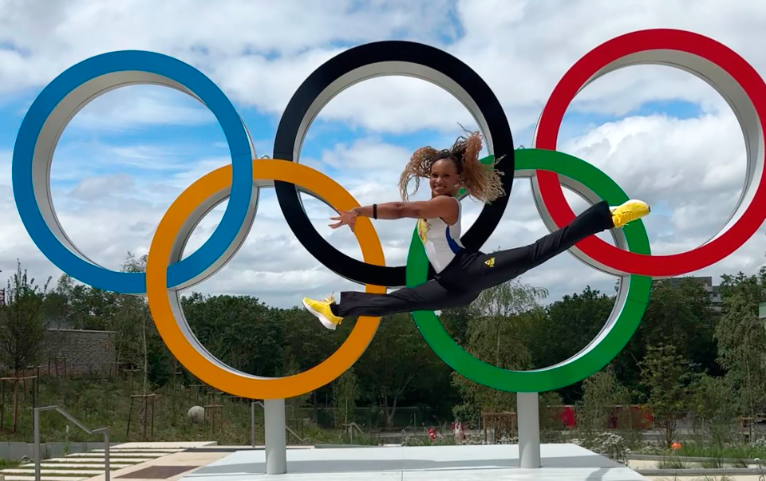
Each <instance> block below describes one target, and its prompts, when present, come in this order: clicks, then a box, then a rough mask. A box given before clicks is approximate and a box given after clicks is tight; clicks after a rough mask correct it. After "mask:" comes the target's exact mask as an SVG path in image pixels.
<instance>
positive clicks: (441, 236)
mask: <svg viewBox="0 0 766 481" xmlns="http://www.w3.org/2000/svg"><path fill="white" fill-rule="evenodd" d="M455 202H457V222H455V223H454V224H453V225H447V223H446V222H444V221H443V220H442V219H441V218H439V217H437V218H435V219H418V236H419V237H420V241H421V242H422V243H423V247H424V248H425V251H426V256H428V260H429V261H430V262H431V265H432V266H433V268H434V270H435V271H436V273H437V274H438V273H439V272H441V271H443V270H444V268H446V267H447V266H448V265H449V263H450V262H452V259H454V258H455V255H456V254H457V253H458V252H460V251H461V250H462V249H464V247H463V244H461V242H460V220H461V217H462V211H461V205H460V201H458V200H457V199H455Z"/></svg>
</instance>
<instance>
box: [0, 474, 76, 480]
mask: <svg viewBox="0 0 766 481" xmlns="http://www.w3.org/2000/svg"><path fill="white" fill-rule="evenodd" d="M89 477H90V476H83V477H77V476H44V475H41V476H40V478H41V479H42V481H76V480H78V479H87V478H89ZM5 481H35V476H34V475H32V476H25V475H21V474H19V475H17V474H12V475H10V476H6V477H5Z"/></svg>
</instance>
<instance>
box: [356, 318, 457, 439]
mask: <svg viewBox="0 0 766 481" xmlns="http://www.w3.org/2000/svg"><path fill="white" fill-rule="evenodd" d="M356 322H358V321H356ZM344 324H345V322H344ZM349 324H351V323H349ZM349 327H351V326H349ZM443 369H448V367H447V366H446V365H445V364H444V363H443V362H442V361H441V360H440V359H439V358H438V357H437V356H436V354H434V352H433V350H431V348H430V347H429V346H428V344H426V342H425V340H424V339H423V336H421V334H420V332H419V331H418V329H417V327H416V326H415V323H414V322H413V320H412V316H411V315H410V314H396V315H393V316H385V317H383V319H382V320H381V322H380V327H379V328H378V332H377V333H376V334H375V337H374V338H373V340H372V342H371V343H370V346H369V347H368V348H367V350H366V351H365V352H364V354H362V356H361V358H360V359H359V361H357V364H356V366H355V371H356V373H357V375H358V376H359V380H360V384H361V385H362V387H363V389H364V391H365V392H366V393H367V394H368V396H369V397H370V398H371V399H373V400H377V401H378V402H380V403H381V405H382V407H383V411H384V413H385V416H386V426H388V427H390V426H392V425H393V422H394V415H395V414H396V408H397V406H399V403H400V401H401V400H402V399H403V398H404V397H405V396H406V395H407V394H409V393H410V392H412V391H413V390H415V388H416V387H417V388H418V389H428V388H429V386H430V385H431V384H432V383H433V382H434V379H438V378H439V376H438V375H435V373H436V372H438V371H440V370H443Z"/></svg>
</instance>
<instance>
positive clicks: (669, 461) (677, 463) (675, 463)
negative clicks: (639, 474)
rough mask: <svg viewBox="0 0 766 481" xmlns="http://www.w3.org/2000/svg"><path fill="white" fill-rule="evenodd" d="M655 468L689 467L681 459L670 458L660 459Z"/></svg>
mask: <svg viewBox="0 0 766 481" xmlns="http://www.w3.org/2000/svg"><path fill="white" fill-rule="evenodd" d="M657 467H658V468H659V469H687V468H688V467H689V465H688V464H686V462H685V461H683V460H681V459H678V458H674V457H670V458H662V459H661V460H660V461H659V463H657Z"/></svg>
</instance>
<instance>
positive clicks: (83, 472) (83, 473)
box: [0, 468, 104, 478]
mask: <svg viewBox="0 0 766 481" xmlns="http://www.w3.org/2000/svg"><path fill="white" fill-rule="evenodd" d="M40 473H41V474H42V475H43V476H46V475H49V474H63V475H65V476H80V477H81V478H82V477H91V476H98V475H99V474H104V470H103V469H101V470H98V469H41V470H40ZM0 474H28V475H30V476H34V475H35V470H34V468H33V469H16V468H12V469H3V470H2V471H0Z"/></svg>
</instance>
